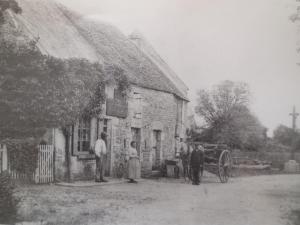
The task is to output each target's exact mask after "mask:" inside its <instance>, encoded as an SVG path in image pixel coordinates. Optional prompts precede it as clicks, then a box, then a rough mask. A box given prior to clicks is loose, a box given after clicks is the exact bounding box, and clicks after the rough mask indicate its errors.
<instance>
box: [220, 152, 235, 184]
mask: <svg viewBox="0 0 300 225" xmlns="http://www.w3.org/2000/svg"><path fill="white" fill-rule="evenodd" d="M231 168H232V158H231V154H230V152H229V151H228V150H224V151H222V153H221V155H220V157H219V164H218V172H219V178H220V181H221V182H222V183H227V182H228V179H229V177H230V173H231Z"/></svg>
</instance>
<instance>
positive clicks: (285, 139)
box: [273, 125, 298, 146]
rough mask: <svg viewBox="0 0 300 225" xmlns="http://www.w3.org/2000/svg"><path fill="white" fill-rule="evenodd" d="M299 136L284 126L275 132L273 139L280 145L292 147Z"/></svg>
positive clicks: (280, 126)
mask: <svg viewBox="0 0 300 225" xmlns="http://www.w3.org/2000/svg"><path fill="white" fill-rule="evenodd" d="M297 136H298V134H297V133H296V132H295V131H294V130H293V129H292V128H289V127H287V126H284V125H279V126H278V127H277V128H276V129H275V130H274V132H273V139H274V140H275V141H277V142H278V143H280V144H283V145H286V146H292V145H293V142H294V140H295V138H296V137H297Z"/></svg>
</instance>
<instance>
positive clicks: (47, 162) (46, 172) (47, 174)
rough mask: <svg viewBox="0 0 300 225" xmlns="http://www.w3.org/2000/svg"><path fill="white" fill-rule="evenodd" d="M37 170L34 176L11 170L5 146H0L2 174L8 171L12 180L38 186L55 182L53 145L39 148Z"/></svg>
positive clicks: (0, 169) (0, 168)
mask: <svg viewBox="0 0 300 225" xmlns="http://www.w3.org/2000/svg"><path fill="white" fill-rule="evenodd" d="M38 150H39V151H38V160H37V168H36V170H35V172H33V173H32V174H25V173H20V172H18V171H15V170H13V169H12V168H11V163H10V160H9V157H8V154H7V149H6V146H5V145H1V144H0V173H1V172H3V171H8V173H9V174H10V175H11V177H12V179H15V180H20V181H22V180H24V181H25V180H27V181H30V182H34V183H36V184H46V183H51V182H54V171H55V162H54V147H53V146H52V145H39V146H38Z"/></svg>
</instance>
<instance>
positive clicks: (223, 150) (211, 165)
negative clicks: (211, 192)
mask: <svg viewBox="0 0 300 225" xmlns="http://www.w3.org/2000/svg"><path fill="white" fill-rule="evenodd" d="M197 144H201V145H202V146H203V147H204V149H205V150H204V165H203V167H204V170H206V171H208V172H210V173H213V174H215V175H216V176H218V177H219V179H220V181H221V182H222V183H227V182H228V180H229V177H230V176H231V169H232V157H231V152H230V150H229V148H228V146H227V145H224V144H206V143H200V142H191V143H190V145H191V146H192V147H193V148H195V147H196V145H197Z"/></svg>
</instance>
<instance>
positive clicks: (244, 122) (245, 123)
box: [196, 81, 266, 150]
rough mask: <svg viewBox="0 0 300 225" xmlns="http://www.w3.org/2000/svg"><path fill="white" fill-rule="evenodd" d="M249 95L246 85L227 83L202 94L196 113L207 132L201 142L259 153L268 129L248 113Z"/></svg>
mask: <svg viewBox="0 0 300 225" xmlns="http://www.w3.org/2000/svg"><path fill="white" fill-rule="evenodd" d="M249 102H250V91H249V87H248V85H247V84H245V83H235V82H232V81H224V82H222V83H220V84H218V85H216V86H214V87H213V89H212V90H200V91H199V93H198V104H197V107H196V113H197V114H198V115H199V116H200V117H202V118H203V119H204V121H205V122H206V126H207V128H206V129H205V130H204V131H203V132H202V134H201V135H200V136H199V138H200V139H201V140H203V141H206V142H213V143H225V144H228V145H229V146H231V147H237V148H242V149H249V150H257V149H258V148H259V147H260V146H262V145H263V144H264V140H265V139H266V128H264V127H263V126H262V125H261V123H260V122H259V120H258V119H257V118H256V117H255V116H254V115H253V114H252V113H251V111H250V110H249V108H248V106H249Z"/></svg>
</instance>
